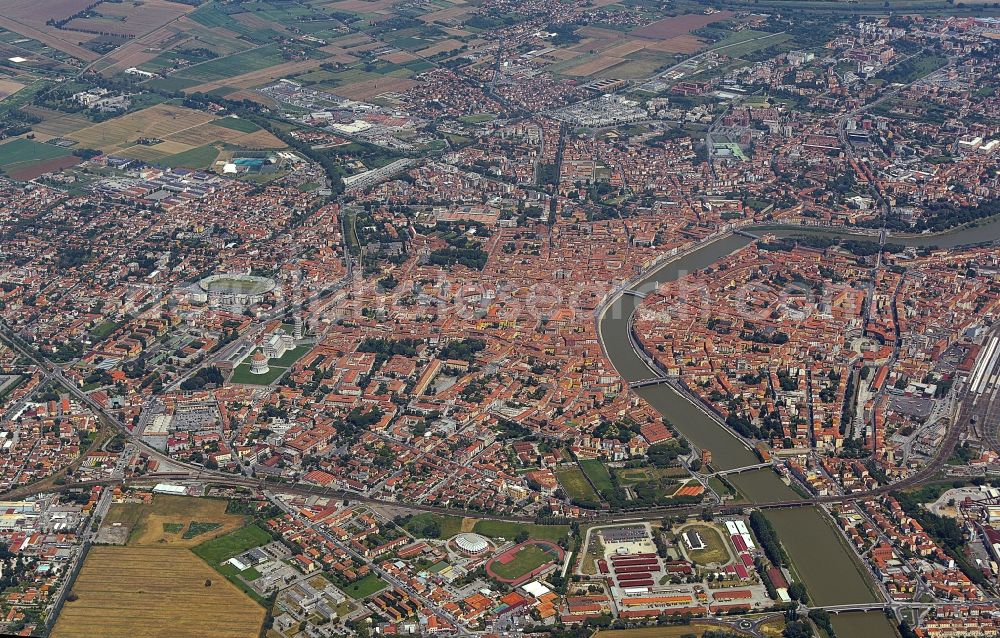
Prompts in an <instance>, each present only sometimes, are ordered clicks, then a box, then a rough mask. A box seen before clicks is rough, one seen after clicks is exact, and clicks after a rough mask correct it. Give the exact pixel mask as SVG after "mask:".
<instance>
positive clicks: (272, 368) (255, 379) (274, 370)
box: [229, 346, 312, 385]
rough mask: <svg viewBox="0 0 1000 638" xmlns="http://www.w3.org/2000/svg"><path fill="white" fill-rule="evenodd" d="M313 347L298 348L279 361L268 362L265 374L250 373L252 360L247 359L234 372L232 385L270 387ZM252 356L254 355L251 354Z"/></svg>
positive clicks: (231, 380)
mask: <svg viewBox="0 0 1000 638" xmlns="http://www.w3.org/2000/svg"><path fill="white" fill-rule="evenodd" d="M311 348H312V346H296V347H295V348H292V349H291V350H289V351H288V352H286V353H285V354H283V355H281V356H280V357H278V358H277V359H271V360H270V361H268V362H267V367H268V371H267V372H265V373H264V374H253V373H251V372H250V358H249V357H247V359H246V360H244V361H243V363H241V364H240V365H238V366H236V369H235V370H233V376H232V378H231V379H230V380H229V381H230V382H231V383H241V384H246V385H270V384H271V383H274V381H276V380H277V379H278V377H280V376H281V375H282V374H284V373H285V371H287V370H288V368H290V367H292V364H294V363H295V362H296V361H298V360H299V359H301V358H302V357H304V356H305V355H306V353H307V352H309V350H310V349H311ZM251 356H253V354H252V353H251Z"/></svg>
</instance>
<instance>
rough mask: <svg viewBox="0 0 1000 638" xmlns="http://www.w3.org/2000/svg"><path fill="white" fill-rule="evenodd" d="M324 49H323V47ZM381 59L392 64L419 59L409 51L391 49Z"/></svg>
mask: <svg viewBox="0 0 1000 638" xmlns="http://www.w3.org/2000/svg"><path fill="white" fill-rule="evenodd" d="M324 50H325V49H324ZM382 59H383V60H385V61H386V62H392V63H393V64H406V63H407V62H412V61H413V60H419V59H420V58H419V57H417V56H416V55H414V54H413V53H410V52H409V51H403V50H402V49H401V50H399V51H393V52H392V53H387V54H386V55H383V56H382Z"/></svg>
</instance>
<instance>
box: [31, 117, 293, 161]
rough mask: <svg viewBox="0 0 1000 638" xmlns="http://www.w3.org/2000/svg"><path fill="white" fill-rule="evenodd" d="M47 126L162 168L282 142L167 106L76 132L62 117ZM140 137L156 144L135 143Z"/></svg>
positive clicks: (245, 125) (244, 125)
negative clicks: (229, 148) (234, 149)
mask: <svg viewBox="0 0 1000 638" xmlns="http://www.w3.org/2000/svg"><path fill="white" fill-rule="evenodd" d="M75 117H79V116H75ZM52 122H53V124H51V125H50V124H49V120H45V121H44V122H43V124H42V125H41V126H42V127H43V129H44V130H51V131H52V133H53V134H57V135H58V136H61V137H65V138H67V139H71V140H74V141H76V142H77V147H79V148H93V149H98V150H100V151H102V152H104V153H109V154H114V155H121V156H124V157H129V158H132V159H138V160H142V161H144V162H149V163H156V164H162V165H164V166H183V167H186V168H206V167H208V166H210V165H211V164H212V162H213V161H215V159H216V157H218V155H219V148H218V147H217V145H229V146H232V147H239V148H245V149H256V150H269V149H280V148H284V147H285V145H284V144H283V143H282V142H281V140H279V139H278V138H276V137H274V136H273V135H271V134H270V133H268V132H267V131H264V130H261V129H259V128H256V127H255V125H253V124H252V123H251V122H243V121H239V122H238V123H237V120H235V119H233V118H224V120H222V122H224V123H225V124H226V125H225V126H223V125H220V120H219V119H218V118H217V117H216V116H214V115H211V114H209V113H203V112H201V111H196V110H193V109H189V108H185V107H182V106H176V105H173V104H167V103H164V104H157V105H155V106H151V107H149V108H146V109H143V110H141V111H136V112H134V113H129V114H127V115H123V116H121V117H116V118H113V119H110V120H107V121H104V122H101V123H99V124H89V123H88V124H89V125H87V126H83V127H81V128H79V129H77V130H75V131H72V130H68V129H69V123H66V124H65V125H64V124H62V118H52ZM45 127H48V128H45ZM251 128H253V130H250V129H251ZM244 129H247V130H244ZM140 138H146V139H148V140H154V141H155V140H160V141H158V142H156V143H146V144H139V143H138V140H139V139H140ZM53 148H55V147H53ZM66 153H67V154H68V151H67V152H66Z"/></svg>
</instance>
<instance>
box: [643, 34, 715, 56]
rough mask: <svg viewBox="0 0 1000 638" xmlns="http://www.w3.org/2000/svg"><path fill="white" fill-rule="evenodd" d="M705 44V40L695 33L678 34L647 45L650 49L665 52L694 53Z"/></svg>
mask: <svg viewBox="0 0 1000 638" xmlns="http://www.w3.org/2000/svg"><path fill="white" fill-rule="evenodd" d="M703 46H705V42H704V41H703V40H702V39H701V38H699V37H697V36H694V35H690V34H685V35H678V36H675V37H673V38H667V39H666V40H660V41H659V42H655V43H653V44H650V45H648V46H647V47H646V49H648V50H650V51H661V52H663V53H694V52H695V51H697V50H699V49H701V48H702V47H703Z"/></svg>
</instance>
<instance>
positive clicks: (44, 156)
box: [0, 138, 70, 166]
mask: <svg viewBox="0 0 1000 638" xmlns="http://www.w3.org/2000/svg"><path fill="white" fill-rule="evenodd" d="M69 154H70V153H69V151H67V150H66V149H64V148H60V147H58V146H53V145H51V144H42V143H40V142H34V141H32V140H28V139H24V138H18V139H15V140H13V141H11V142H7V143H6V144H0V166H9V165H11V164H20V163H22V162H37V161H40V160H48V159H53V158H55V157H65V156H67V155H69Z"/></svg>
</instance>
